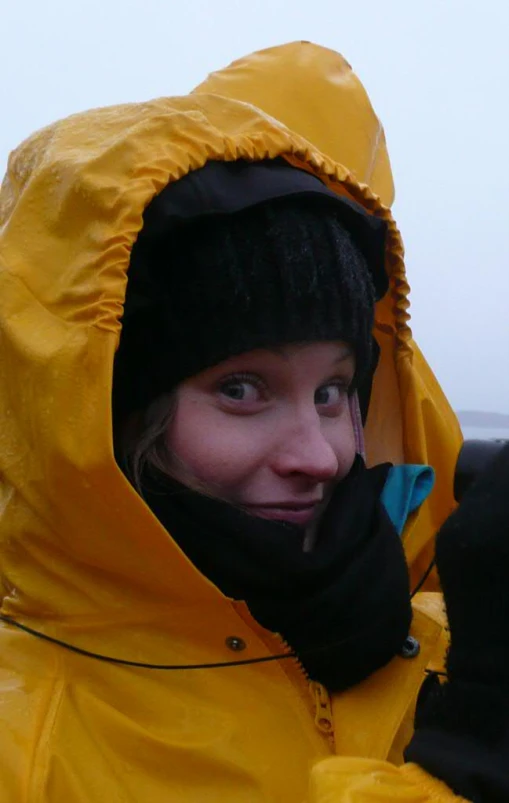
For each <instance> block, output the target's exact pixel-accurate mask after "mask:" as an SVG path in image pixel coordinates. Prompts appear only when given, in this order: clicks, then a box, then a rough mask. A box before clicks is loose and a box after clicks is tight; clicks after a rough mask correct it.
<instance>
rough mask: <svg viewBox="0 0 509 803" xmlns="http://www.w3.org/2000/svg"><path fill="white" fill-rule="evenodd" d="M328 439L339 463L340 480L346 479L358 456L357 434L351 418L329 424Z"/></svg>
mask: <svg viewBox="0 0 509 803" xmlns="http://www.w3.org/2000/svg"><path fill="white" fill-rule="evenodd" d="M329 428H330V431H328V433H327V439H328V441H329V443H330V446H331V448H332V449H333V451H334V454H335V455H336V458H337V461H338V473H337V477H338V479H343V478H344V477H346V475H347V474H348V472H349V471H350V469H351V468H352V465H353V462H354V460H355V455H356V451H357V450H356V443H355V433H354V429H353V425H352V422H351V419H350V417H349V416H345V417H344V418H342V419H341V420H340V421H334V422H331V423H330V424H329Z"/></svg>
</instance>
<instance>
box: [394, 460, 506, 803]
mask: <svg viewBox="0 0 509 803" xmlns="http://www.w3.org/2000/svg"><path fill="white" fill-rule="evenodd" d="M436 561H437V567H438V573H439V576H440V581H441V584H442V588H443V592H444V599H445V604H446V608H447V615H448V619H449V627H450V632H451V646H450V650H449V653H448V656H447V677H448V679H447V682H446V683H444V684H440V683H439V682H438V680H437V679H436V677H431V678H430V679H428V681H426V683H425V684H424V686H423V689H422V691H421V694H420V697H419V701H418V706H417V715H416V722H415V727H416V730H415V735H414V738H413V739H412V742H411V743H410V745H409V747H408V748H407V750H406V752H405V758H406V759H407V761H415V762H416V763H418V764H420V765H421V766H422V767H423V768H424V769H425V770H427V771H428V772H430V773H431V774H433V775H435V776H436V777H438V778H440V779H441V780H443V781H445V782H446V783H447V784H448V785H449V786H450V787H451V788H452V789H453V790H454V791H455V792H456V793H457V794H461V795H463V796H464V797H466V798H467V799H470V800H472V801H475V803H508V802H509V446H507V447H505V448H504V449H503V450H502V451H501V452H500V453H499V454H498V455H497V457H496V458H495V460H494V461H493V462H492V463H491V465H490V466H489V468H488V469H487V470H486V471H485V472H484V474H483V475H482V476H481V477H480V479H479V480H478V481H477V482H476V483H475V484H474V485H473V486H472V487H471V488H470V489H469V491H468V492H467V493H466V495H465V496H464V498H463V500H462V502H461V504H460V506H459V508H458V509H457V510H456V511H455V512H454V513H453V514H452V515H451V516H450V517H449V519H447V521H446V522H445V524H444V525H443V527H442V528H441V530H440V532H439V533H438V536H437V541H436Z"/></svg>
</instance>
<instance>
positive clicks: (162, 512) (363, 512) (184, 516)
mask: <svg viewBox="0 0 509 803" xmlns="http://www.w3.org/2000/svg"><path fill="white" fill-rule="evenodd" d="M389 467H390V466H389V464H384V465H380V466H376V467H375V468H372V469H366V468H365V466H364V463H363V461H362V459H361V458H360V457H357V459H356V461H355V463H354V465H353V468H352V470H351V471H350V473H349V475H348V476H347V477H346V478H345V479H344V480H343V481H342V482H341V483H339V484H338V486H337V487H336V489H335V490H334V493H333V495H332V497H331V500H330V502H329V504H328V506H327V508H326V510H325V513H324V515H323V519H322V521H321V523H320V527H319V530H318V536H317V540H316V543H315V545H314V548H313V551H311V552H304V551H303V539H304V533H305V530H304V528H302V527H300V526H298V525H294V524H288V523H285V522H280V521H269V520H267V519H262V518H258V517H255V516H252V515H250V514H248V513H246V512H244V511H243V510H239V509H238V508H235V507H233V506H231V505H229V504H228V503H226V502H223V501H219V500H216V499H211V498H209V497H206V496H203V495H202V494H200V493H197V492H196V491H192V490H190V489H188V488H187V487H185V486H183V485H181V484H180V483H177V482H175V481H174V480H169V479H167V478H161V477H159V478H158V479H157V480H153V479H152V478H151V479H150V480H149V481H148V482H146V488H145V490H144V496H145V499H146V501H147V504H148V505H149V506H150V508H151V509H152V511H153V512H154V513H155V515H156V516H157V517H158V518H159V520H160V522H161V523H162V524H163V526H164V527H165V528H166V529H167V530H168V532H169V533H171V535H172V537H173V538H174V539H175V541H176V542H177V543H178V545H179V546H180V547H181V549H182V550H183V551H184V552H185V553H186V555H187V556H188V557H189V558H190V559H191V560H192V562H193V563H194V565H195V566H196V567H197V568H198V569H199V570H200V571H201V572H202V573H203V574H204V575H205V576H206V577H208V578H209V579H210V580H211V581H212V582H213V583H214V584H215V585H216V586H218V588H219V589H220V590H221V591H222V592H223V593H224V594H225V595H226V596H228V597H231V598H233V599H238V600H244V601H245V602H246V604H247V605H248V607H249V610H250V611H251V613H252V615H253V616H254V618H255V619H256V620H257V621H258V622H259V623H260V624H261V625H262V626H263V627H265V628H267V629H268V630H271V631H274V632H277V633H280V634H281V635H282V636H283V638H284V639H285V640H286V641H287V642H288V644H289V645H290V646H291V647H292V648H293V649H294V651H295V652H296V654H297V656H298V657H299V659H300V661H301V663H302V665H303V666H304V668H305V670H306V671H307V673H308V674H309V676H310V677H311V678H312V679H313V680H318V681H320V682H321V683H323V684H324V685H325V686H327V687H328V688H329V689H330V690H331V691H339V690H342V689H346V688H348V687H349V686H352V685H354V684H356V683H358V682H360V681H361V680H363V679H364V678H366V677H367V676H368V675H370V674H371V673H372V672H374V671H375V670H376V669H378V668H380V667H381V666H384V665H385V664H386V663H387V662H388V661H390V659H391V658H392V657H393V656H394V655H396V654H397V653H398V652H399V650H400V649H401V647H402V645H403V642H404V640H405V638H406V636H407V635H408V631H409V627H410V622H411V616H412V614H411V605H410V592H409V580H408V569H407V565H406V561H405V557H404V553H403V548H402V545H401V541H400V538H399V536H398V535H397V533H396V531H395V529H394V527H393V525H392V523H391V522H390V520H389V517H388V516H387V513H386V512H385V510H384V508H383V506H382V504H381V503H380V493H381V491H382V489H383V486H384V483H385V480H386V477H387V473H388V470H389Z"/></svg>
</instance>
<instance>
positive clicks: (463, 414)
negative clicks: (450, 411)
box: [456, 410, 509, 429]
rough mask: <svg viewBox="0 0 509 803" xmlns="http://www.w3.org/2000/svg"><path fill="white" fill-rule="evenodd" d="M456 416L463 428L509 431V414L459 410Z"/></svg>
mask: <svg viewBox="0 0 509 803" xmlns="http://www.w3.org/2000/svg"><path fill="white" fill-rule="evenodd" d="M456 415H457V416H458V420H459V422H460V424H461V426H462V427H479V428H486V429H499V428H502V429H505V428H507V429H509V414H505V413H486V412H483V411H482V410H458V411H457V412H456Z"/></svg>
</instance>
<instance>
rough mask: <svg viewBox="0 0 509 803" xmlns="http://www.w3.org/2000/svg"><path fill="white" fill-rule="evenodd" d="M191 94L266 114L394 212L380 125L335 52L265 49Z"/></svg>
mask: <svg viewBox="0 0 509 803" xmlns="http://www.w3.org/2000/svg"><path fill="white" fill-rule="evenodd" d="M194 91H195V92H197V93H200V94H204V93H206V94H213V95H222V96H223V97H226V98H233V99H235V100H241V101H244V103H251V104H252V105H253V106H256V107H257V108H259V109H263V111H264V112H266V113H267V114H270V115H271V116H272V117H274V118H275V119H276V120H279V121H280V122H281V123H284V124H285V125H286V126H287V127H288V128H289V129H290V130H291V131H295V132H297V133H298V134H300V135H301V136H303V137H304V138H305V139H307V141H308V142H309V143H312V145H313V146H314V147H315V148H318V149H319V150H320V151H321V152H322V153H326V154H327V155H328V156H330V157H331V158H332V159H333V160H334V161H335V162H338V163H339V164H341V165H344V166H345V167H347V168H348V170H349V171H350V173H351V174H352V176H353V177H354V178H355V179H356V180H357V181H358V182H359V183H361V184H368V185H369V187H370V189H371V190H372V192H374V193H375V195H378V196H379V197H380V199H381V201H382V203H384V204H385V205H386V206H391V204H392V202H393V200H394V184H393V180H392V173H391V166H390V162H389V155H388V153H387V146H386V143H385V134H384V130H383V127H382V124H381V122H380V120H379V119H378V117H377V116H376V114H375V112H374V111H373V107H372V106H371V103H370V100H369V98H368V95H367V93H366V90H365V89H364V87H363V86H362V84H361V82H360V81H359V79H358V78H357V76H356V75H355V73H354V72H353V70H352V68H351V67H350V65H349V64H348V62H347V61H346V59H344V58H343V56H341V55H340V54H339V53H336V52H335V51H334V50H328V49H327V48H325V47H320V46H319V45H315V44H313V43H312V42H292V43H291V44H288V45H283V46H279V47H270V48H268V49H267V50H261V51H259V52H258V53H253V54H252V55H250V56H245V57H244V58H242V59H238V60H237V61H234V62H233V64H230V66H229V67H226V69H224V70H219V71H218V72H214V73H212V75H209V77H208V78H207V79H206V80H205V81H204V82H203V83H202V84H200V85H199V86H198V87H197V88H196V89H195V90H194Z"/></svg>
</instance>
